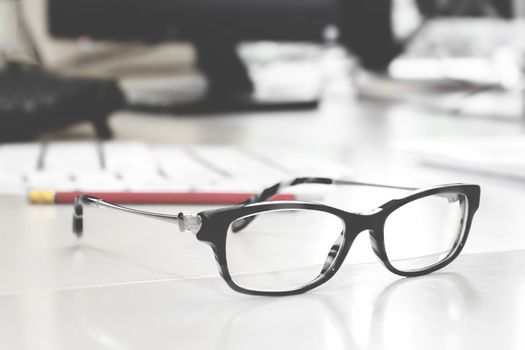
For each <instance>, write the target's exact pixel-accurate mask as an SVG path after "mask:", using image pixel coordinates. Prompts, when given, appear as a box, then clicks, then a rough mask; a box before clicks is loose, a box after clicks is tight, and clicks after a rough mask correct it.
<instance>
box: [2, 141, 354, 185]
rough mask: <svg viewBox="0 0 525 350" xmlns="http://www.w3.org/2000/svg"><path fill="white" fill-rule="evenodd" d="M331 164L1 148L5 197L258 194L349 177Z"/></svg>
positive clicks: (131, 150) (97, 145)
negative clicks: (290, 183) (312, 179)
mask: <svg viewBox="0 0 525 350" xmlns="http://www.w3.org/2000/svg"><path fill="white" fill-rule="evenodd" d="M349 173H350V170H349V169H348V168H347V167H345V166H342V165H340V164H338V163H337V162H334V161H329V160H326V159H324V158H321V157H315V156H312V155H311V154H304V153H301V152H293V151H283V150H280V149H275V150H269V149H265V150H259V149H251V148H245V147H237V146H220V145H219V146H217V145H203V146H195V147H174V146H164V145H155V146H149V145H146V144H144V143H141V142H52V143H18V144H5V145H0V194H26V193H27V192H28V191H29V190H32V189H37V190H53V191H84V192H113V191H115V192H120V191H135V192H168V191H169V192H233V193H235V192H259V191H260V190H262V189H263V188H264V187H266V186H270V185H272V184H274V183H276V182H279V181H283V180H287V179H290V178H293V177H297V176H329V177H342V176H348V175H349Z"/></svg>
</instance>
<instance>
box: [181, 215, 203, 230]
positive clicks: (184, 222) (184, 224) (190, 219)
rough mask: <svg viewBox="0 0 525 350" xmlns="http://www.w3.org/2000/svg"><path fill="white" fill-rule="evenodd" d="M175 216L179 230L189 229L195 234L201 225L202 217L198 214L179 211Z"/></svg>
mask: <svg viewBox="0 0 525 350" xmlns="http://www.w3.org/2000/svg"><path fill="white" fill-rule="evenodd" d="M177 218H178V219H179V229H180V232H184V231H191V232H192V233H193V234H197V233H198V232H199V231H200V229H201V227H202V218H201V217H200V216H199V215H195V214H189V213H184V212H180V213H179V215H178V216H177Z"/></svg>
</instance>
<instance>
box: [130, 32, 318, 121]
mask: <svg viewBox="0 0 525 350" xmlns="http://www.w3.org/2000/svg"><path fill="white" fill-rule="evenodd" d="M192 42H193V43H194V45H195V50H196V53H197V66H198V68H199V69H200V70H201V71H202V72H203V74H204V75H205V77H206V78H207V81H208V87H207V92H206V93H205V94H204V96H201V97H200V98H198V99H195V100H190V101H187V102H181V101H177V102H174V103H172V104H162V105H155V104H145V103H140V102H135V103H131V105H129V106H128V108H127V109H128V110H133V111H141V112H150V113H169V114H203V113H228V112H253V111H285V110H304V109H314V108H317V107H318V105H319V99H320V96H306V97H304V98H303V97H297V95H294V94H293V91H291V94H290V97H288V96H286V94H284V95H283V93H282V91H279V95H278V96H275V98H273V96H265V97H264V98H262V97H258V96H257V95H256V94H255V90H256V89H255V86H254V83H253V81H252V80H251V78H250V76H249V74H248V71H247V68H246V66H245V64H244V63H243V62H242V60H241V58H240V57H239V55H238V54H237V51H236V46H237V41H235V40H232V39H229V38H226V37H218V36H213V37H210V36H207V37H206V38H197V39H193V40H192Z"/></svg>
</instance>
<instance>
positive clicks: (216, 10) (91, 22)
mask: <svg viewBox="0 0 525 350" xmlns="http://www.w3.org/2000/svg"><path fill="white" fill-rule="evenodd" d="M334 3H335V0H49V9H48V10H49V29H50V32H51V34H52V35H54V36H57V37H67V38H75V37H80V36H89V37H92V38H95V39H110V40H141V41H161V40H167V39H179V38H187V37H191V36H192V35H195V34H199V35H200V34H207V33H213V32H215V31H223V32H228V33H229V34H232V35H235V36H237V37H238V38H239V39H246V40H252V39H253V40H259V39H263V40H264V39H266V40H319V39H320V38H321V37H322V32H323V29H324V28H325V27H326V26H327V25H329V24H330V23H333V22H334V20H333V19H334V17H335V16H334V13H335V5H334Z"/></svg>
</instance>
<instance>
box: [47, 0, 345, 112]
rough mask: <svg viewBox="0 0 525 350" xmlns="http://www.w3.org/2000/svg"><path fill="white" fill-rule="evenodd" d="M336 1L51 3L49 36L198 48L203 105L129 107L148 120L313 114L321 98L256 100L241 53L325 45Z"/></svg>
mask: <svg viewBox="0 0 525 350" xmlns="http://www.w3.org/2000/svg"><path fill="white" fill-rule="evenodd" d="M336 4H337V0H204V1H202V0H201V1H194V0H175V1H174V0H112V1H107V0H50V1H49V11H48V15H49V20H48V22H49V31H50V33H51V34H52V35H53V36H56V37H60V38H73V39H75V38H81V37H86V36H87V37H90V38H93V39H103V40H114V41H136V40H139V41H142V42H147V43H148V42H164V41H171V40H178V41H180V40H189V41H191V42H192V43H194V44H195V48H196V52H197V65H198V67H199V68H200V69H201V70H202V72H203V73H204V74H205V76H206V77H207V80H208V94H207V95H206V96H205V97H204V98H203V99H202V100H196V101H193V102H191V103H183V104H179V103H175V104H173V105H161V106H159V105H147V104H141V105H134V104H132V105H130V106H128V107H127V108H128V109H138V110H146V111H150V112H155V111H158V112H163V113H164V112H167V113H170V112H173V113H178V112H181V113H184V114H188V113H190V114H191V113H210V112H235V111H245V110H254V111H270V110H283V109H284V110H289V109H305V108H315V107H317V105H318V102H319V99H320V93H319V96H315V95H314V96H304V97H303V96H297V94H295V93H293V92H291V93H290V94H286V92H285V93H283V92H282V91H281V92H280V93H279V96H278V99H262V98H261V99H258V98H256V97H255V96H254V90H256V89H255V87H254V82H253V81H252V79H251V78H250V76H249V74H248V72H247V69H246V67H245V65H244V63H243V62H242V60H241V58H240V57H239V56H238V54H237V52H236V45H237V43H239V42H242V41H253V40H272V41H280V42H283V41H285V42H286V41H308V42H323V41H324V39H323V31H324V29H325V28H326V27H327V26H328V25H330V24H334V23H335V21H336V18H337V16H336V10H337V6H336Z"/></svg>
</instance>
